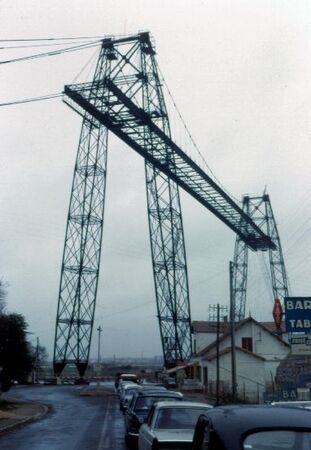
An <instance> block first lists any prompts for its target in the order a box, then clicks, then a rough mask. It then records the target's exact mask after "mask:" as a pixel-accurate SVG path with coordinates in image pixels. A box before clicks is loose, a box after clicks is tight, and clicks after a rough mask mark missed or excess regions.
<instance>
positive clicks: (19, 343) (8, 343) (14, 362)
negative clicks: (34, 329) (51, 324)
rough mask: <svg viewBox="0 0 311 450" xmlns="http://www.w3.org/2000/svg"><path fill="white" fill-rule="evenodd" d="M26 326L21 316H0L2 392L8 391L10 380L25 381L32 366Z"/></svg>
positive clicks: (0, 377)
mask: <svg viewBox="0 0 311 450" xmlns="http://www.w3.org/2000/svg"><path fill="white" fill-rule="evenodd" d="M27 328H28V325H27V323H26V321H25V318H24V316H22V315H21V314H0V367H1V368H2V371H1V375H0V381H1V389H2V391H4V392H5V391H8V390H9V389H10V387H11V382H12V380H17V381H18V382H19V383H24V382H25V381H27V377H28V375H29V373H30V372H31V370H32V368H33V364H34V360H33V355H32V353H31V349H30V345H29V343H28V342H27V340H26V334H27Z"/></svg>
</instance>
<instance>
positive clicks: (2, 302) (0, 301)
mask: <svg viewBox="0 0 311 450" xmlns="http://www.w3.org/2000/svg"><path fill="white" fill-rule="evenodd" d="M7 286H8V285H7V283H5V282H4V281H3V280H0V314H3V312H4V310H5V307H6V297H7V290H6V288H7Z"/></svg>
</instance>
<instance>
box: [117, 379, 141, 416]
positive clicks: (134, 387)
mask: <svg viewBox="0 0 311 450" xmlns="http://www.w3.org/2000/svg"><path fill="white" fill-rule="evenodd" d="M139 388H140V386H139V385H138V384H136V383H128V382H126V383H122V387H121V390H120V410H121V411H124V410H125V408H126V407H127V406H128V405H129V404H130V402H131V400H132V398H133V396H134V395H135V393H136V392H137V391H138V390H139Z"/></svg>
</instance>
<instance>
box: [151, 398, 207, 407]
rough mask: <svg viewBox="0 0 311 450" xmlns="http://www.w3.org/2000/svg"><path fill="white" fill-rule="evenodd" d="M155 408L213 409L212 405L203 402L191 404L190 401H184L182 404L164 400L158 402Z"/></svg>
mask: <svg viewBox="0 0 311 450" xmlns="http://www.w3.org/2000/svg"><path fill="white" fill-rule="evenodd" d="M156 407H157V408H175V407H176V408H190V407H193V408H204V407H206V409H209V408H213V406H212V405H209V404H208V403H203V402H191V401H184V402H172V401H170V402H166V401H165V400H163V401H161V402H158V403H157V404H156Z"/></svg>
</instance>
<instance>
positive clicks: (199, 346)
mask: <svg viewBox="0 0 311 450" xmlns="http://www.w3.org/2000/svg"><path fill="white" fill-rule="evenodd" d="M193 340H194V341H195V345H194V346H193V348H194V349H195V351H196V353H199V352H200V351H201V350H203V348H205V347H207V346H208V345H210V344H211V343H212V342H214V341H215V340H216V333H195V335H194V337H193Z"/></svg>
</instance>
